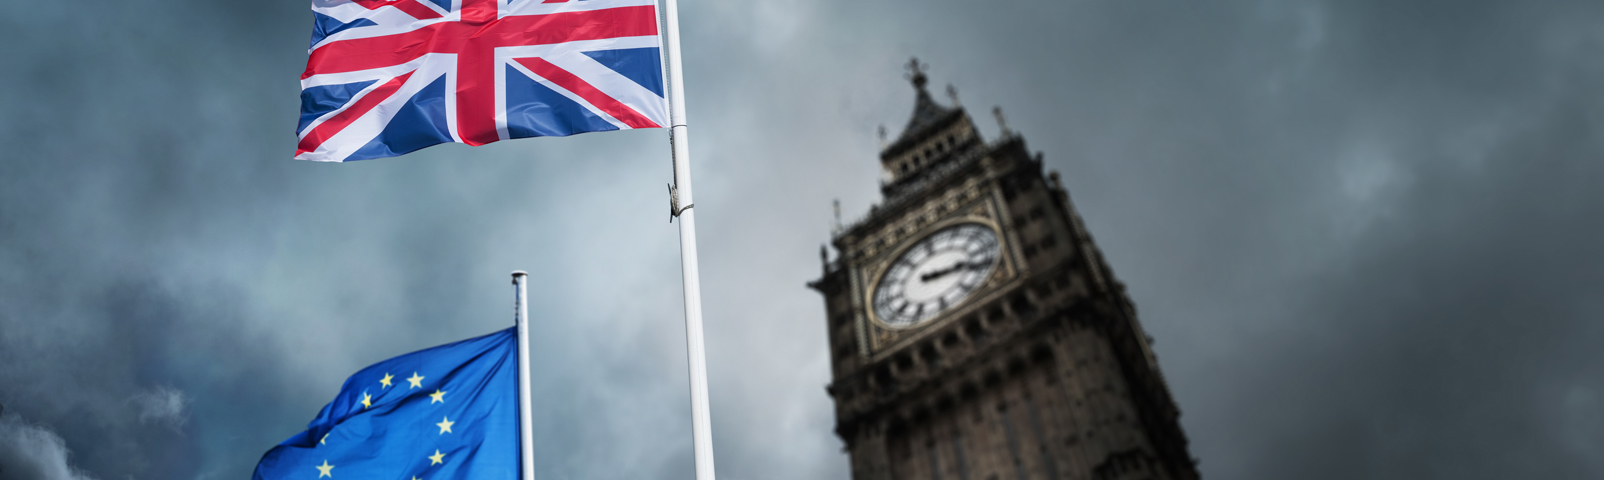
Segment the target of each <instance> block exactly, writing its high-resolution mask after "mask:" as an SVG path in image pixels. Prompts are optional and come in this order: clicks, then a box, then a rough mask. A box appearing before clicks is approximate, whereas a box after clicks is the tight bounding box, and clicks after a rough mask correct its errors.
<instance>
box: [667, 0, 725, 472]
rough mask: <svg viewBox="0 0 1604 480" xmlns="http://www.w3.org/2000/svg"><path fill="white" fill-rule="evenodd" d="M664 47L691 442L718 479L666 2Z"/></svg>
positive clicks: (678, 77)
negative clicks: (687, 360) (683, 290)
mask: <svg viewBox="0 0 1604 480" xmlns="http://www.w3.org/2000/svg"><path fill="white" fill-rule="evenodd" d="M663 10H664V13H665V14H666V16H667V17H666V19H665V23H666V24H667V28H666V30H665V31H664V32H663V33H664V35H663V37H664V42H665V43H667V45H666V46H667V47H668V115H669V122H670V123H671V128H670V129H669V137H668V138H669V143H670V144H671V145H672V149H673V152H674V188H673V192H672V194H671V196H670V198H671V203H670V208H672V209H673V213H674V214H676V215H678V216H679V222H680V223H679V258H680V275H681V276H682V277H683V278H682V280H683V282H684V284H685V350H686V356H688V357H690V358H689V360H690V361H689V363H690V365H689V367H690V376H691V443H692V445H693V446H694V448H695V452H696V480H714V478H715V477H714V475H713V421H712V419H711V418H710V413H709V408H708V403H707V352H706V351H705V349H704V347H703V341H702V284H701V273H700V272H699V271H698V270H697V263H696V210H694V209H692V208H691V207H693V206H694V205H695V203H694V202H693V201H692V199H693V197H692V196H691V150H690V138H689V137H688V136H687V134H686V126H685V125H686V124H685V77H684V75H683V74H682V73H681V69H680V50H679V9H678V7H677V5H676V2H675V0H663Z"/></svg>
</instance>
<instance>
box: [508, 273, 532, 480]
mask: <svg viewBox="0 0 1604 480" xmlns="http://www.w3.org/2000/svg"><path fill="white" fill-rule="evenodd" d="M512 284H513V289H514V290H515V292H514V295H516V297H515V298H516V299H515V300H514V302H513V303H514V306H513V309H514V311H516V312H517V316H518V440H519V441H518V447H519V450H520V453H521V454H522V457H523V480H535V419H534V417H532V416H531V415H533V412H534V407H533V400H532V399H530V398H529V397H530V393H529V300H528V298H529V297H528V295H529V285H528V284H529V274H528V273H525V272H524V271H523V270H518V271H515V272H512Z"/></svg>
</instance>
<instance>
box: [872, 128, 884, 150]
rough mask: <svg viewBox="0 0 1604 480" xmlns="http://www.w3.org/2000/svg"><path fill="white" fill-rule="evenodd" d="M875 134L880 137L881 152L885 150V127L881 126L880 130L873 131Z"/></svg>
mask: <svg viewBox="0 0 1604 480" xmlns="http://www.w3.org/2000/svg"><path fill="white" fill-rule="evenodd" d="M875 133H877V134H879V135H880V149H881V150H885V149H886V126H885V125H881V126H880V128H879V129H878V130H876V131H875Z"/></svg>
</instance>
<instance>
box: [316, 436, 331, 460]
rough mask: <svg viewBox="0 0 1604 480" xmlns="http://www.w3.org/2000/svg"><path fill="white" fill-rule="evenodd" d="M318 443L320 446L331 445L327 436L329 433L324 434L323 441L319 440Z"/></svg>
mask: <svg viewBox="0 0 1604 480" xmlns="http://www.w3.org/2000/svg"><path fill="white" fill-rule="evenodd" d="M317 443H318V444H319V445H328V444H329V434H327V433H325V434H323V439H322V440H318V441H317ZM324 461H325V462H326V461H327V460H324Z"/></svg>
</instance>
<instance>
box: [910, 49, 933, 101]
mask: <svg viewBox="0 0 1604 480" xmlns="http://www.w3.org/2000/svg"><path fill="white" fill-rule="evenodd" d="M907 68H908V81H910V82H913V88H917V89H919V91H921V92H923V91H924V90H925V83H927V82H929V81H930V79H929V78H927V77H925V70H929V69H930V65H929V64H926V63H919V57H912V58H909V59H908V65H907Z"/></svg>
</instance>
